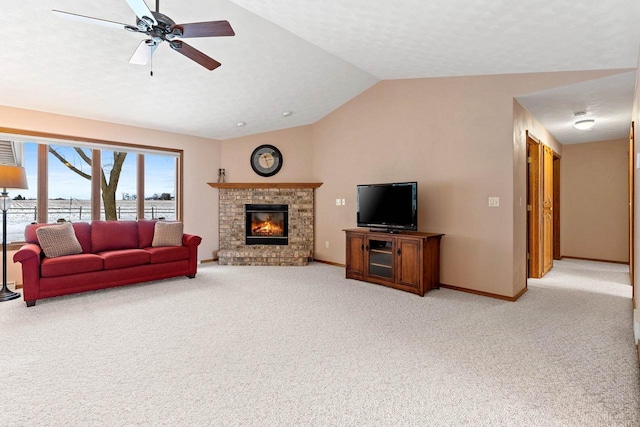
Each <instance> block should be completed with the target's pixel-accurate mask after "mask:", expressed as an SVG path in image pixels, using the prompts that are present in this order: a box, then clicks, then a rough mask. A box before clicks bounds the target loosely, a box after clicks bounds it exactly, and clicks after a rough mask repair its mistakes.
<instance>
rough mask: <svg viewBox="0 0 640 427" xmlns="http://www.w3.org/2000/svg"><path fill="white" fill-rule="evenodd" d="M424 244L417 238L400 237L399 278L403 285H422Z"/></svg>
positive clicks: (417, 286)
mask: <svg viewBox="0 0 640 427" xmlns="http://www.w3.org/2000/svg"><path fill="white" fill-rule="evenodd" d="M421 247H422V245H421V244H420V241H419V240H416V239H403V238H398V252H397V255H398V258H397V259H398V264H397V265H398V279H397V282H398V283H399V284H401V285H405V286H411V287H413V288H419V287H420V275H421V273H420V265H421V264H422V263H421V262H420V259H421V254H420V248H421Z"/></svg>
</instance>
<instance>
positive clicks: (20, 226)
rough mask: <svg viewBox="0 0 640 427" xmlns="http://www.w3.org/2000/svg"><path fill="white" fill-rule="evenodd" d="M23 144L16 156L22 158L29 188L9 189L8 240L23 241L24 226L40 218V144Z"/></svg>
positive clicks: (17, 148) (17, 150)
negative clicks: (38, 198) (38, 211)
mask: <svg viewBox="0 0 640 427" xmlns="http://www.w3.org/2000/svg"><path fill="white" fill-rule="evenodd" d="M21 145H22V147H16V154H17V156H16V157H18V158H22V166H24V168H25V171H26V173H27V183H28V185H29V189H26V190H11V189H10V190H8V191H9V197H10V198H11V208H10V209H9V210H8V211H7V242H19V241H23V240H24V228H25V227H26V226H27V225H29V224H31V223H32V222H34V221H36V220H37V218H38V213H37V207H38V200H37V197H38V144H34V143H26V144H21Z"/></svg>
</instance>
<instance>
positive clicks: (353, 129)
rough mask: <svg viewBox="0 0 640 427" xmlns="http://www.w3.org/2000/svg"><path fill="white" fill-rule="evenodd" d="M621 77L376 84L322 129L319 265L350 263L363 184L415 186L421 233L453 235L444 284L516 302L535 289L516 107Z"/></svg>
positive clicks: (317, 150)
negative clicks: (524, 98)
mask: <svg viewBox="0 0 640 427" xmlns="http://www.w3.org/2000/svg"><path fill="white" fill-rule="evenodd" d="M615 72H616V71H607V72H573V73H541V74H520V75H499V76H478V77H454V78H434V79H415V80H394V81H383V82H380V83H378V84H377V85H375V86H373V87H372V88H370V89H369V90H367V91H366V92H364V93H363V94H361V95H360V96H358V97H357V98H355V99H353V100H351V101H350V102H348V103H347V104H345V105H344V106H342V107H341V108H339V109H337V110H336V111H334V112H333V113H331V114H330V115H328V116H327V117H325V118H324V119H322V120H320V121H319V122H317V123H316V124H315V125H314V126H313V171H314V174H313V175H314V178H315V179H316V180H318V181H322V182H324V185H323V186H322V187H320V188H319V189H318V190H317V191H316V194H317V198H316V206H317V211H316V212H317V213H316V249H315V253H316V257H317V258H318V259H322V260H326V261H332V262H337V263H344V259H345V247H344V235H343V232H342V229H344V228H348V227H353V226H355V222H356V221H355V205H354V203H355V199H354V197H355V186H356V185H357V184H363V183H371V182H390V181H406V180H416V181H418V187H419V211H420V213H419V228H420V229H421V230H424V231H434V232H442V233H445V234H446V236H445V237H444V238H443V240H442V262H441V266H442V270H441V272H442V276H441V280H442V282H443V283H446V284H449V285H454V286H460V287H464V288H468V289H474V290H479V291H484V292H490V293H494V294H499V295H504V296H509V297H511V296H515V295H516V294H517V293H518V292H519V291H520V290H522V289H523V288H524V286H525V285H526V278H525V276H524V273H523V272H524V268H525V266H526V222H525V221H526V217H525V209H526V207H525V206H524V203H523V204H522V205H521V204H520V198H522V199H523V200H524V199H525V197H526V185H525V183H526V180H525V175H524V173H525V172H524V171H525V161H526V160H525V155H524V150H525V147H524V142H523V141H524V139H523V138H522V137H519V138H517V139H515V138H514V128H515V129H519V131H522V130H523V129H524V128H526V125H524V124H521V123H514V119H516V117H514V101H513V99H514V97H516V96H518V95H524V94H526V93H530V92H534V91H538V90H542V89H547V88H551V87H557V86H564V85H567V84H571V83H575V82H578V81H584V80H589V79H594V78H600V77H604V76H606V75H610V74H614V73H615ZM617 72H620V71H617ZM519 120H521V119H519ZM538 134H539V137H542V136H541V135H540V132H539V133H538ZM489 196H498V197H500V207H499V208H489V207H488V206H487V204H488V200H487V199H488V197H489ZM336 198H346V200H347V204H346V206H345V207H338V206H335V199H336ZM326 241H328V242H329V248H326V247H325V242H326Z"/></svg>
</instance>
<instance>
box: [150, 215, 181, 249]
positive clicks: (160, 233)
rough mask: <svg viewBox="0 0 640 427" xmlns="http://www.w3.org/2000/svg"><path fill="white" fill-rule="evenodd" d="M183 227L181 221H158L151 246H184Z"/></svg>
mask: <svg viewBox="0 0 640 427" xmlns="http://www.w3.org/2000/svg"><path fill="white" fill-rule="evenodd" d="M182 229H183V225H182V223H181V222H165V221H158V222H156V225H155V230H154V232H153V242H151V246H153V247H159V246H182Z"/></svg>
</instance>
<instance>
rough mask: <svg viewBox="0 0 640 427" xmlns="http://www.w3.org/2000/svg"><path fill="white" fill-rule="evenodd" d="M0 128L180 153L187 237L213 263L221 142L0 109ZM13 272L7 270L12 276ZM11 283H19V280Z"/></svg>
mask: <svg viewBox="0 0 640 427" xmlns="http://www.w3.org/2000/svg"><path fill="white" fill-rule="evenodd" d="M0 127H4V128H14V129H24V130H32V131H39V132H48V133H55V134H63V135H73V136H78V137H86V138H95V139H102V140H108V141H115V142H126V143H133V144H141V145H147V146H154V147H167V148H179V149H182V150H184V168H185V173H184V193H183V195H184V225H185V232H187V233H194V234H197V235H200V236H202V244H201V246H200V248H199V250H198V258H199V259H201V260H202V259H211V258H212V257H213V252H214V250H217V248H218V203H217V202H218V200H217V197H216V195H215V193H214V190H213V189H212V188H211V187H209V186H208V185H207V182H212V181H214V182H215V181H217V179H218V168H219V167H220V141H217V140H213V139H206V138H198V137H193V136H187V135H179V134H174V133H169V132H160V131H154V130H149V129H142V128H137V127H132V126H124V125H118V124H114V123H107V122H100V121H96V120H87V119H80V118H75V117H69V116H61V115H57V114H49V113H43V112H37V111H30V110H23V109H18V108H11V107H5V106H0ZM12 256H13V254H9V256H8V260H9V261H8V262H9V263H12ZM16 271H19V269H18V270H16V269H15V268H12V269H11V270H10V272H12V276H13V274H15V272H16ZM9 280H17V281H18V282H21V278H20V276H19V275H18V277H9Z"/></svg>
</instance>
